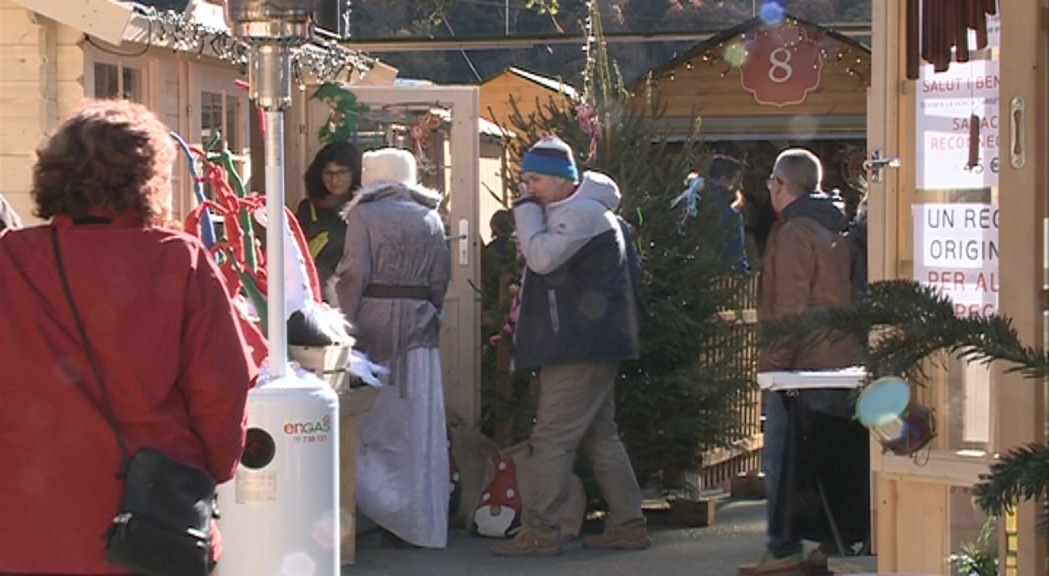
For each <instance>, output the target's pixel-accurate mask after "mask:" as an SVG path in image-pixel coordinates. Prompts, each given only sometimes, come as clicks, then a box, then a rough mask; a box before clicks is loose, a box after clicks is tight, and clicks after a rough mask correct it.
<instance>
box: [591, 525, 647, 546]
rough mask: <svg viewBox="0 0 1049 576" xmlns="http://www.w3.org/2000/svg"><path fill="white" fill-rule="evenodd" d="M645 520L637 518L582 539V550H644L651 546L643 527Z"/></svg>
mask: <svg viewBox="0 0 1049 576" xmlns="http://www.w3.org/2000/svg"><path fill="white" fill-rule="evenodd" d="M645 524H646V523H645V519H644V518H638V519H636V520H631V521H629V522H626V523H625V524H620V525H619V526H611V527H608V528H605V531H604V532H602V533H600V534H594V535H592V536H585V537H584V538H583V548H591V549H594V550H644V549H646V548H648V547H649V546H651V545H652V539H651V538H649V536H648V529H647V528H646V527H645Z"/></svg>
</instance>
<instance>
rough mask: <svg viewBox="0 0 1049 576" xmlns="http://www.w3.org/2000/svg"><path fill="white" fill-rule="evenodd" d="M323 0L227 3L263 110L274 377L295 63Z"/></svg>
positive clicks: (280, 339)
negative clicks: (287, 122)
mask: <svg viewBox="0 0 1049 576" xmlns="http://www.w3.org/2000/svg"><path fill="white" fill-rule="evenodd" d="M317 3H318V0H226V22H227V24H228V25H229V27H230V30H231V31H232V32H233V35H234V36H235V37H237V38H238V39H239V40H241V41H243V42H245V43H246V44H248V46H249V51H248V83H249V85H250V88H249V90H250V95H251V98H252V99H253V100H255V102H256V103H257V104H258V106H259V107H261V108H262V110H263V117H264V122H265V142H264V148H265V163H264V166H265V175H266V176H265V177H266V262H267V270H266V275H267V277H268V278H270V280H271V281H270V283H269V290H268V293H267V296H268V298H267V300H268V304H269V305H268V314H267V335H268V339H269V344H270V375H271V376H273V377H274V378H279V377H280V376H282V375H284V373H285V372H286V371H287V352H286V351H287V347H288V346H287V344H288V342H287V324H286V322H287V318H286V312H287V311H286V307H285V304H284V285H283V282H280V281H278V280H282V279H283V278H284V270H283V268H284V249H285V246H284V217H285V216H284V111H285V110H287V109H288V107H290V106H291V58H292V54H293V52H294V51H295V50H296V49H298V48H299V47H300V46H302V45H303V44H305V43H306V41H307V40H309V38H310V26H311V16H312V13H313V11H314V8H315V7H316V5H317Z"/></svg>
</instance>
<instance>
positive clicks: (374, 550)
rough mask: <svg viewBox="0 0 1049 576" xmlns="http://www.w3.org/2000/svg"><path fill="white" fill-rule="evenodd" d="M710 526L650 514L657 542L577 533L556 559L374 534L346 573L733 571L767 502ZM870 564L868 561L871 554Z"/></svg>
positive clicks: (694, 574) (669, 574)
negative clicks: (624, 546) (588, 538)
mask: <svg viewBox="0 0 1049 576" xmlns="http://www.w3.org/2000/svg"><path fill="white" fill-rule="evenodd" d="M715 520H716V521H715V523H714V525H713V526H711V527H708V528H697V529H682V528H673V527H670V526H668V525H667V524H666V522H665V519H664V518H663V517H662V516H661V515H659V514H653V515H650V516H649V523H650V529H651V532H652V548H650V549H649V550H646V551H644V552H595V551H592V550H584V549H583V548H582V545H581V543H580V542H579V541H578V540H577V541H575V542H571V543H569V544H568V545H566V546H565V548H564V553H563V554H562V555H561V556H558V557H555V558H519V559H516V558H498V557H495V556H492V555H491V554H490V553H489V552H488V545H489V544H490V543H491V542H492V541H491V540H487V539H484V538H479V537H475V536H469V535H466V534H463V533H457V534H453V535H452V536H451V537H450V539H449V545H448V548H447V549H445V550H414V549H396V548H387V547H384V546H383V545H382V543H381V538H380V537H379V536H378V534H376V533H371V534H366V535H362V536H361V537H360V538H359V540H358V544H357V546H358V549H357V564H356V565H355V566H351V567H346V568H345V569H344V570H343V572H342V573H343V575H344V576H354V575H368V576H431V575H432V576H493V575H495V576H518V575H529V576H536V575H540V574H541V575H543V576H676V575H679V574H680V575H689V576H732V575H734V574H735V573H736V566H738V565H739V564H744V563H747V562H752V561H754V560H756V559H757V557H758V556H759V555H760V554H761V549H762V543H763V541H764V536H763V534H764V526H765V502H764V501H731V500H724V501H722V502H721V503H720V504H719V506H718V510H717V514H716V518H715ZM866 564H868V565H870V562H869V561H868V562H867V563H866Z"/></svg>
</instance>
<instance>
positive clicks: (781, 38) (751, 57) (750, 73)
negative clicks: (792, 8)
mask: <svg viewBox="0 0 1049 576" xmlns="http://www.w3.org/2000/svg"><path fill="white" fill-rule="evenodd" d="M822 72H823V58H822V57H821V53H820V47H819V44H817V43H816V41H815V40H811V39H809V37H808V35H807V34H806V32H805V29H803V28H801V27H799V26H795V25H790V24H784V25H782V26H778V27H766V28H761V29H759V30H758V31H757V32H756V33H755V34H754V36H753V38H751V39H750V40H749V41H748V42H747V59H746V62H744V63H743V66H742V67H740V74H739V77H740V82H741V83H742V84H743V89H744V90H746V91H747V92H750V93H751V94H753V95H754V100H756V101H757V102H758V104H765V105H768V106H777V107H779V108H782V107H784V106H791V105H795V104H801V103H802V102H804V101H805V98H806V96H808V94H809V92H811V91H813V90H815V89H816V88H819V85H820V76H821V74H822Z"/></svg>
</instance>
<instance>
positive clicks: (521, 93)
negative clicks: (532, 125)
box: [481, 72, 567, 130]
mask: <svg viewBox="0 0 1049 576" xmlns="http://www.w3.org/2000/svg"><path fill="white" fill-rule="evenodd" d="M511 98H513V100H514V102H516V103H517V107H518V109H519V110H520V111H521V114H522V115H523V116H524V117H525V118H527V117H528V115H529V114H530V113H533V112H535V111H536V110H539V109H540V108H541V107H542V108H545V107H546V104H547V103H548V102H551V101H553V102H557V103H560V102H562V101H565V102H567V100H566V99H565V100H562V97H561V96H560V95H559V94H558V93H557V92H556V91H555V90H551V89H549V88H547V87H545V86H540V85H539V84H536V83H535V82H532V81H530V80H526V79H524V78H521V77H520V76H517V75H516V74H514V73H512V72H503V73H502V74H500V75H498V76H496V77H494V78H491V79H490V80H488V81H487V82H485V83H484V84H481V117H482V118H484V119H485V120H489V121H491V122H494V123H496V124H497V125H499V126H500V127H502V128H505V129H508V130H513V129H514V128H513V126H512V125H511V124H510V116H511V115H512V114H513V107H512V106H511V105H510V99H511ZM537 102H538V104H537Z"/></svg>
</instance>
